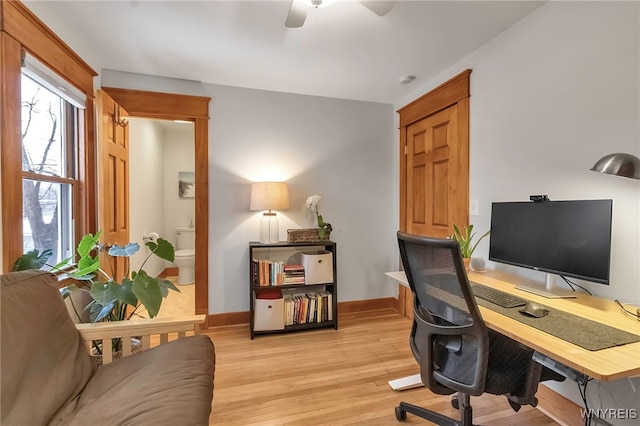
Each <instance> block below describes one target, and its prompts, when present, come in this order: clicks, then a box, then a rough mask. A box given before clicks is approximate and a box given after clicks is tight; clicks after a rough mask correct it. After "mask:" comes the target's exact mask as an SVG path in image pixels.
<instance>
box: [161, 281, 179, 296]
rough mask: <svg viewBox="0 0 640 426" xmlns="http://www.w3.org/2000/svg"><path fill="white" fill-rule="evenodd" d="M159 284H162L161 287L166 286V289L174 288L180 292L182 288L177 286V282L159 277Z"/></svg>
mask: <svg viewBox="0 0 640 426" xmlns="http://www.w3.org/2000/svg"><path fill="white" fill-rule="evenodd" d="M158 284H160V287H163V288H166V289H171V290H174V291H177V292H178V293H180V289H179V288H178V287H176V286H175V284H173V283H172V282H171V281H169V280H163V279H158Z"/></svg>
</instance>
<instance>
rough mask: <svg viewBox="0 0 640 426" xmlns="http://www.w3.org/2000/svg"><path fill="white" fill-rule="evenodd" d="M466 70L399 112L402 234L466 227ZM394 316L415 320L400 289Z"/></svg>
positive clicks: (408, 298) (468, 72)
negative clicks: (397, 314) (396, 314)
mask: <svg viewBox="0 0 640 426" xmlns="http://www.w3.org/2000/svg"><path fill="white" fill-rule="evenodd" d="M470 75H471V70H465V71H463V72H461V73H460V74H458V75H457V76H455V77H453V78H452V79H450V80H449V81H447V82H445V83H443V84H441V85H440V86H438V87H436V88H435V89H433V90H431V91H430V92H428V93H427V94H425V95H423V96H421V97H420V98H418V99H416V100H415V101H413V102H411V103H410V104H408V105H406V106H404V107H402V108H400V109H399V110H398V114H399V115H400V230H401V231H404V232H407V233H411V234H416V235H423V236H430V237H436V238H445V237H447V236H448V235H450V234H451V232H452V229H453V225H454V224H456V225H458V226H461V225H467V224H468V223H469V97H470V91H469V88H470ZM398 302H399V305H400V306H399V307H398V308H399V309H398V311H399V312H400V313H401V314H403V315H406V316H409V317H411V318H412V317H413V302H412V300H411V292H410V291H408V289H407V288H406V287H404V286H400V291H399V295H398Z"/></svg>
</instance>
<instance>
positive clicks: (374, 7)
mask: <svg viewBox="0 0 640 426" xmlns="http://www.w3.org/2000/svg"><path fill="white" fill-rule="evenodd" d="M360 3H362V5H363V6H364V7H366V8H367V9H369V10H370V11H372V12H373V13H375V14H376V15H378V16H384V15H386V14H387V13H389V12H391V9H393V6H395V5H396V2H395V0H360Z"/></svg>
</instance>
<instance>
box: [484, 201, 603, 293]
mask: <svg viewBox="0 0 640 426" xmlns="http://www.w3.org/2000/svg"><path fill="white" fill-rule="evenodd" d="M612 209H613V201H612V200H579V201H542V202H494V203H493V204H492V206H491V234H490V236H489V238H490V240H489V260H492V261H494V262H500V263H506V264H510V265H515V266H521V267H525V268H530V269H535V270H539V271H544V272H549V273H554V274H558V275H563V276H568V277H573V278H578V279H583V280H586V281H593V282H597V283H601V284H609V260H610V257H611V218H612Z"/></svg>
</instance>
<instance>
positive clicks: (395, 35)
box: [24, 0, 544, 103]
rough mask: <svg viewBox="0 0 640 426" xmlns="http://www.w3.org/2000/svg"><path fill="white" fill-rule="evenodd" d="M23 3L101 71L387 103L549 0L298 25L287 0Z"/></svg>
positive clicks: (328, 13)
mask: <svg viewBox="0 0 640 426" xmlns="http://www.w3.org/2000/svg"><path fill="white" fill-rule="evenodd" d="M24 3H25V4H26V5H27V6H28V7H29V8H30V9H31V10H32V11H33V12H35V14H36V15H37V16H38V17H40V19H42V20H43V21H44V22H45V23H46V24H47V25H48V26H49V27H51V29H53V31H55V32H56V33H57V34H58V35H59V36H60V37H61V38H62V39H63V40H64V41H66V42H67V44H69V45H70V46H71V47H72V48H73V49H74V50H75V51H76V52H77V53H78V54H79V55H80V56H82V57H83V58H84V59H85V60H86V61H87V62H88V63H89V64H90V65H91V66H92V67H94V68H95V69H96V71H98V72H100V71H101V69H112V70H118V71H127V72H134V73H141V74H149V75H156V76H164V77H173V78H179V79H186V80H195V81H201V82H204V83H212V84H221V85H228V86H240V87H247V88H254V89H264V90H274V91H281V92H290V93H300V94H309V95H317V96H327V97H335V98H344V99H356V100H365V101H374V102H384V103H394V102H395V101H396V100H398V99H401V98H402V97H404V96H406V95H407V94H410V93H411V92H412V91H414V90H415V87H416V86H419V85H421V84H424V83H426V82H428V81H429V80H430V79H432V78H434V77H435V76H437V75H438V74H439V73H441V72H442V71H444V70H446V69H447V68H448V67H450V66H452V65H453V64H455V63H456V62H458V61H459V60H461V59H462V58H464V57H465V56H466V55H468V54H469V53H471V52H472V51H474V50H475V49H477V48H478V47H479V46H481V45H482V44H484V43H486V42H487V41H488V40H490V39H491V38H493V37H494V36H496V35H497V34H499V33H501V32H502V31H504V30H505V29H507V28H508V27H510V26H511V25H513V24H514V23H515V22H516V21H518V20H520V19H521V18H523V17H524V16H526V15H527V14H529V13H530V12H532V11H533V10H534V9H536V8H537V7H539V6H540V5H541V4H543V3H544V2H540V1H538V2H528V1H493V2H487V1H402V0H398V1H396V4H395V7H394V8H393V9H392V10H391V12H389V13H388V14H387V15H386V16H384V17H379V16H377V15H376V14H374V13H373V12H371V11H370V10H368V9H367V8H365V7H364V6H363V5H361V4H359V2H357V1H339V0H338V1H337V2H336V3H334V4H332V5H329V6H327V7H323V8H320V9H317V11H315V12H314V11H313V10H311V11H310V12H309V15H308V17H307V20H306V22H305V24H304V26H303V27H302V28H295V29H290V28H285V26H284V22H285V19H286V17H287V14H288V11H289V7H290V4H291V2H290V0H282V1H239V0H236V1H137V0H134V1H104V2H99V1H51V0H49V1H30V0H24ZM405 75H415V76H416V77H417V79H416V80H415V81H414V82H413V83H411V84H408V85H401V84H400V82H399V81H400V78H401V77H402V76H405Z"/></svg>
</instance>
